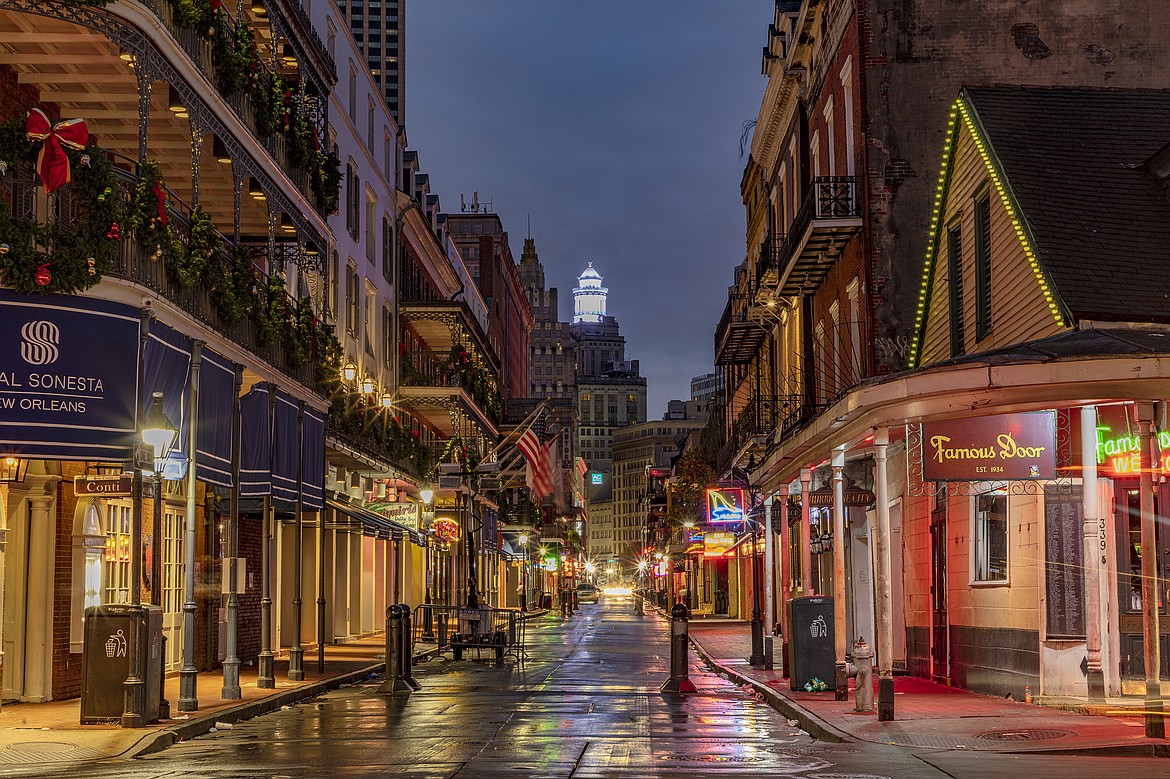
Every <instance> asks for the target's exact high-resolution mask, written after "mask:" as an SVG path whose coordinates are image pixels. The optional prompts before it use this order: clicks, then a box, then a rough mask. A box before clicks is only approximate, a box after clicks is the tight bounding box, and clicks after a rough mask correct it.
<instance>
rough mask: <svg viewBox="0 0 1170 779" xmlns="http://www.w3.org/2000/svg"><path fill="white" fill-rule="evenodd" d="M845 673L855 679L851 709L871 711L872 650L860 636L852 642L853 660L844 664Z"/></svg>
mask: <svg viewBox="0 0 1170 779" xmlns="http://www.w3.org/2000/svg"><path fill="white" fill-rule="evenodd" d="M854 663H856V665H854ZM845 674H846V675H847V676H851V677H853V678H855V679H856V680H857V682H856V684H855V686H854V691H855V693H856V696H855V703H854V706H853V710H854V711H873V650H872V649H870V648H869V644H867V643H865V639H864V638H862V637H860V636H858V638H857V641H855V642H854V643H853V662H852V663H846V664H845Z"/></svg>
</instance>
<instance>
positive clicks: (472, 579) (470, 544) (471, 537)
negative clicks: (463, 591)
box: [466, 472, 479, 609]
mask: <svg viewBox="0 0 1170 779" xmlns="http://www.w3.org/2000/svg"><path fill="white" fill-rule="evenodd" d="M474 480H475V473H474V472H472V473H471V474H470V475H469V476H468V477H467V529H466V533H467V608H469V609H478V608H479V588H478V587H477V586H476V572H475V533H476V531H475V529H474V528H473V527H472V522H474V521H475V481H474Z"/></svg>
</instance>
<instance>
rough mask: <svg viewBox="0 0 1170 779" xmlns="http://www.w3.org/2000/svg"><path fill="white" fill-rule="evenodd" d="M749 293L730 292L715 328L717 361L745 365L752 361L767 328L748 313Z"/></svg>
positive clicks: (725, 363)
mask: <svg viewBox="0 0 1170 779" xmlns="http://www.w3.org/2000/svg"><path fill="white" fill-rule="evenodd" d="M749 303H750V301H749V299H748V296H747V295H745V294H740V293H735V292H733V293H731V294H730V295H728V296H727V305H726V306H724V308H723V316H722V317H720V319H719V326H718V327H717V328H716V330H715V364H716V365H744V364H747V363H749V362H751V361H752V358H753V357H755V355H756V353H757V352H758V351H759V348H760V344H761V343H763V341H764V337H765V336H766V335H767V333H768V331H767V329H766V328H765V327H763V326H762V325H760V324H759V323H757V322H753V321H751V319H749V317H748V305H749Z"/></svg>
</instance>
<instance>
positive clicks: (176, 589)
mask: <svg viewBox="0 0 1170 779" xmlns="http://www.w3.org/2000/svg"><path fill="white" fill-rule="evenodd" d="M185 529H186V510H185V508H184V507H181V506H172V505H164V507H163V543H162V555H163V558H162V563H163V566H162V567H163V577H162V607H163V625H162V630H163V636H165V637H166V640H167V643H166V646H167V656H166V658H165V662H166V670H168V671H176V670H178V669H179V668H181V667H182V665H183V578H184V576H183V575H184V573H185V572H186V564H185V563H186V560H185V558H184V556H183V536H184V531H185Z"/></svg>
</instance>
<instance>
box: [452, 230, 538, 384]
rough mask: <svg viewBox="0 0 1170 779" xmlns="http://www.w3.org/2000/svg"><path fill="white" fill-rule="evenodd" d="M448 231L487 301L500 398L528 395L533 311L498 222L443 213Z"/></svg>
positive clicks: (489, 335) (490, 336) (505, 235)
mask: <svg viewBox="0 0 1170 779" xmlns="http://www.w3.org/2000/svg"><path fill="white" fill-rule="evenodd" d="M443 221H444V222H445V223H446V224H447V230H448V234H449V235H450V237H451V241H452V242H453V243H454V244H455V247H456V248H457V249H458V250H459V255H460V256H461V257H462V258H463V263H464V265H466V266H467V271H468V273H470V274H471V277H472V279H473V280H474V281H475V285H476V286H477V287H478V288H479V292H480V294H481V295H483V299H484V300H485V301H486V302H487V305H488V333H487V335H488V341H489V343H491V346H492V349H493V350H494V351H495V353H496V355H497V356H498V357H499V359H500V375H501V377H502V379H503V384H502V386H501V387H500V392H501V393H502V394H503V397H504V399H505V400H509V399H512V398H524V397H527V396H528V390H527V386H528V334H529V333H530V332H531V330H532V310H531V307H530V306H529V305H528V298H527V296H526V294H525V292H524V288H523V286H522V285H521V282H520V272H519V271H520V269H519V268H518V267H517V265H516V261H515V260H514V259H512V248H511V245H510V244H509V243H508V233H507V232H506V231H505V230H504V225H503V222H501V221H500V217H499V216H498V215H496V214H494V213H491V212H488V211H483V210H477V211H475V212H473V213H459V214H445V215H443Z"/></svg>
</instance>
